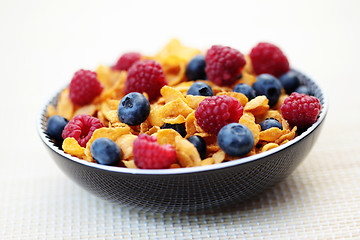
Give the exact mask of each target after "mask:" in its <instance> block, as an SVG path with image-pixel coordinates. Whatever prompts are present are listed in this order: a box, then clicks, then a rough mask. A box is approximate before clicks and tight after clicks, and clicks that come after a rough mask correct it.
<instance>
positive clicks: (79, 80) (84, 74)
mask: <svg viewBox="0 0 360 240" xmlns="http://www.w3.org/2000/svg"><path fill="white" fill-rule="evenodd" d="M102 90H103V86H102V85H101V83H100V82H99V80H98V79H97V74H96V72H93V71H89V70H84V69H81V70H79V71H77V72H76V73H75V74H74V77H73V78H72V80H71V82H70V86H69V91H70V92H69V96H70V100H71V101H72V102H73V103H74V104H77V105H80V106H83V105H86V104H89V103H91V102H92V101H93V100H94V98H95V97H97V96H99V95H100V94H101V92H102Z"/></svg>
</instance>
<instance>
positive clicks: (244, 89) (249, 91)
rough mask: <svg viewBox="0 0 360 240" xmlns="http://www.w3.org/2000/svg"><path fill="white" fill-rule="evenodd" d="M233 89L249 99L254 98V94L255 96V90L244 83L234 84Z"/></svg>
mask: <svg viewBox="0 0 360 240" xmlns="http://www.w3.org/2000/svg"><path fill="white" fill-rule="evenodd" d="M233 91H234V92H238V93H242V94H244V95H245V96H246V97H247V98H248V100H249V101H250V100H251V99H253V98H255V96H256V94H255V90H254V89H253V88H252V87H251V86H250V85H248V84H246V83H239V84H236V85H235V87H234V89H233Z"/></svg>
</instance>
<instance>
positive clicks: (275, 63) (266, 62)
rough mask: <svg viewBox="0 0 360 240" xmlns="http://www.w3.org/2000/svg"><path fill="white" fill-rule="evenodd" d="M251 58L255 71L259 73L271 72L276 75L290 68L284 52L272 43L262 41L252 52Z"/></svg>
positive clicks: (278, 75)
mask: <svg viewBox="0 0 360 240" xmlns="http://www.w3.org/2000/svg"><path fill="white" fill-rule="evenodd" d="M250 59H251V63H252V67H253V69H254V72H255V73H256V74H257V75H259V74H262V73H269V74H271V75H273V76H275V77H280V76H281V75H282V74H284V73H286V72H288V71H289V70H290V67H289V62H288V60H287V58H286V56H285V55H284V53H283V52H282V51H281V50H280V48H278V47H277V46H275V45H274V44H271V43H266V42H261V43H259V44H258V45H256V46H255V47H254V48H253V49H251V52H250Z"/></svg>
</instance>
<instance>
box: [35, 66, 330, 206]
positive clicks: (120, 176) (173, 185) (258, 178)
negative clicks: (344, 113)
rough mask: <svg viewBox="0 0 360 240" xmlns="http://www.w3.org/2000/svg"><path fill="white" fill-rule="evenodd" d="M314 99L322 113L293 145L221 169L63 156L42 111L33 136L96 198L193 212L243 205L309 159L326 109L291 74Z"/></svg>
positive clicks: (314, 88) (317, 92)
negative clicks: (135, 164) (103, 161)
mask: <svg viewBox="0 0 360 240" xmlns="http://www.w3.org/2000/svg"><path fill="white" fill-rule="evenodd" d="M296 73H297V74H298V76H299V78H300V79H301V82H302V83H303V84H305V85H306V86H307V87H308V88H309V89H310V91H311V93H312V95H314V96H315V97H317V98H318V99H319V100H320V103H321V104H322V110H321V113H320V115H319V118H318V120H317V122H316V123H314V124H313V125H312V126H311V127H309V128H307V129H306V130H305V131H303V132H302V133H301V134H299V136H297V137H296V138H295V139H293V140H291V141H289V142H287V143H285V144H283V145H280V146H278V147H276V148H274V149H271V150H269V151H266V152H263V153H259V154H256V155H252V156H249V157H244V158H240V159H236V160H232V161H229V162H223V163H220V164H214V165H208V166H201V167H189V168H177V169H161V170H149V169H130V168H122V167H113V166H105V165H100V164H97V163H92V162H87V161H84V160H81V159H78V158H76V157H73V156H71V155H69V154H67V153H65V152H64V151H63V150H62V149H61V148H60V147H59V146H57V145H56V144H55V143H54V142H53V140H52V139H51V138H50V137H49V136H48V135H47V133H46V124H47V120H48V118H47V117H46V109H47V106H48V105H49V104H55V105H56V103H57V99H58V95H59V94H57V95H56V96H54V97H53V98H52V99H51V100H50V101H49V102H48V103H47V104H46V105H45V106H44V107H43V109H42V110H41V113H40V116H39V119H38V125H37V128H38V132H39V135H40V138H41V139H42V141H43V142H44V144H45V146H46V149H48V151H49V153H50V155H51V156H52V158H53V159H54V160H55V162H56V164H57V165H58V166H59V167H60V169H61V170H62V171H64V173H65V174H66V175H67V176H69V177H70V178H71V179H72V180H74V181H75V182H76V183H78V184H79V185H80V186H82V187H83V188H85V189H86V190H88V191H89V192H91V193H94V194H95V195H97V196H99V197H101V198H103V199H106V200H109V201H111V202H114V203H116V204H120V205H122V206H128V207H131V208H136V209H139V210H142V211H157V212H194V211H199V210H205V209H214V208H219V207H222V206H226V205H229V204H234V203H239V202H242V201H245V200H247V199H249V198H251V197H253V196H255V195H257V194H259V193H260V192H262V191H264V190H265V189H267V188H269V187H271V186H273V185H274V184H276V183H278V182H280V181H282V180H283V179H284V178H286V177H287V176H288V175H289V174H291V173H292V172H293V171H294V169H295V168H296V167H297V166H298V165H299V163H300V162H301V161H302V160H303V159H304V158H305V157H306V156H307V155H308V153H309V152H310V150H311V148H312V146H313V145H314V143H315V141H316V140H317V138H318V136H319V134H320V131H321V128H322V126H323V122H324V119H325V116H326V113H327V109H328V100H327V98H326V96H325V94H324V93H323V90H322V89H321V88H320V87H319V85H318V84H317V83H316V82H315V81H313V80H311V79H310V78H308V77H307V76H305V75H304V74H302V73H300V72H298V71H296Z"/></svg>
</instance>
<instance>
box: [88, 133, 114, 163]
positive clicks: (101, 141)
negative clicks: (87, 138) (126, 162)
mask: <svg viewBox="0 0 360 240" xmlns="http://www.w3.org/2000/svg"><path fill="white" fill-rule="evenodd" d="M90 151H91V155H92V157H93V158H94V159H95V160H96V161H97V162H98V163H100V164H103V165H109V166H115V165H117V164H118V163H119V162H120V159H121V151H120V148H119V147H118V145H116V143H115V142H114V141H113V140H111V139H109V138H98V139H96V140H95V141H94V142H93V143H92V144H91V147H90Z"/></svg>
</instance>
